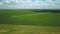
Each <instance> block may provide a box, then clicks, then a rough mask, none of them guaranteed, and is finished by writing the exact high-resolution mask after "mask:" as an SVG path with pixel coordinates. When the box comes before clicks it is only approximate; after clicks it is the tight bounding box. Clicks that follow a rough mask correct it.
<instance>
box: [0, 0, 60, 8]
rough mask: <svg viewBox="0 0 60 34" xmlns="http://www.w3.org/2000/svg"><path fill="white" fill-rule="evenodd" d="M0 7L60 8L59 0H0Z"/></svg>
mask: <svg viewBox="0 0 60 34" xmlns="http://www.w3.org/2000/svg"><path fill="white" fill-rule="evenodd" d="M37 1H40V2H37ZM0 9H60V0H49V1H47V0H22V1H21V0H0Z"/></svg>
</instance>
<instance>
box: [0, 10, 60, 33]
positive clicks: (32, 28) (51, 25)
mask: <svg viewBox="0 0 60 34" xmlns="http://www.w3.org/2000/svg"><path fill="white" fill-rule="evenodd" d="M0 33H1V34H60V13H51V12H33V10H0Z"/></svg>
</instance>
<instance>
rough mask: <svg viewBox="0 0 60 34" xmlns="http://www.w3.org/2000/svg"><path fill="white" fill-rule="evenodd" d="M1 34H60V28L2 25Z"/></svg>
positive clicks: (0, 27)
mask: <svg viewBox="0 0 60 34" xmlns="http://www.w3.org/2000/svg"><path fill="white" fill-rule="evenodd" d="M0 31H2V32H0V34H3V33H4V34H59V33H60V27H53V26H31V25H28V26H27V25H8V24H0Z"/></svg>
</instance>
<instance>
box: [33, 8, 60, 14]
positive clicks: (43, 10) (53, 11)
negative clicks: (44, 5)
mask: <svg viewBox="0 0 60 34" xmlns="http://www.w3.org/2000/svg"><path fill="white" fill-rule="evenodd" d="M33 12H51V13H60V10H50V9H48V10H47V9H41V10H40V9H36V10H34V11H33Z"/></svg>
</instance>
